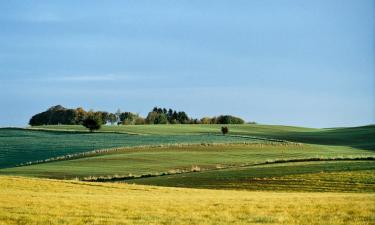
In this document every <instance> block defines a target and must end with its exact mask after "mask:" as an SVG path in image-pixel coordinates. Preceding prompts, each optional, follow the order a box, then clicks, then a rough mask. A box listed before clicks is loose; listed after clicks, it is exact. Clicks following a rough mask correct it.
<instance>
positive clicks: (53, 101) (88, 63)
mask: <svg viewBox="0 0 375 225" xmlns="http://www.w3.org/2000/svg"><path fill="white" fill-rule="evenodd" d="M0 10H1V13H0V105H1V110H0V126H26V124H27V122H28V120H29V118H30V117H31V116H32V115H33V114H35V113H38V112H41V111H44V110H46V109H47V108H48V107H50V106H52V105H57V104H61V105H64V106H66V107H70V108H75V107H78V106H83V107H84V108H86V109H95V110H107V111H113V112H114V111H116V110H117V109H118V108H120V109H121V110H123V111H132V112H137V113H140V114H142V115H146V113H147V112H148V111H149V110H150V109H151V108H152V107H153V106H161V107H171V108H175V109H177V110H184V111H186V112H187V113H188V114H189V115H190V116H193V117H202V116H213V115H218V114H223V113H226V114H233V115H237V116H240V117H243V118H244V119H246V120H248V121H256V122H259V123H266V124H286V125H299V126H309V127H336V126H356V125H364V124H371V123H375V2H374V1H373V0H359V1H358V0H328V1H327V0H306V1H298V0H293V1H292V0H272V1H271V0H257V1H251V0H246V1H240V0H236V1H231V0H227V1H220V0H218V1H208V0H207V1H198V0H188V1H187V0H186V1H173V0H169V1H162V0H158V1H155V0H152V1H151V0H150V1H139V0H137V1H135V0H134V1H73V0H71V1H57V0H56V1H27V0H25V1H21V0H19V1H1V2H0Z"/></svg>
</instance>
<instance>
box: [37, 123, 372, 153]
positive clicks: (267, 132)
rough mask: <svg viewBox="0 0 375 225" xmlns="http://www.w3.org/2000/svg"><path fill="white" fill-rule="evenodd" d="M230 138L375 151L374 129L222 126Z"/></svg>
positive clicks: (156, 128)
mask: <svg viewBox="0 0 375 225" xmlns="http://www.w3.org/2000/svg"><path fill="white" fill-rule="evenodd" d="M221 126H222V125H219V124H207V125H206V124H205V125H127V126H105V127H103V129H102V131H103V132H123V133H130V134H144V135H147V134H165V135H178V134H180V135H187V134H219V133H220V127H221ZM226 126H228V127H229V130H230V133H231V134H236V135H247V136H256V137H265V138H276V139H282V140H288V141H294V142H301V143H309V144H323V145H338V146H351V147H355V148H360V149H367V150H375V147H374V146H375V138H374V137H375V125H370V126H363V127H350V128H327V129H314V128H304V127H291V126H276V125H257V124H244V125H234V124H230V125H226ZM33 129H42V130H66V131H85V132H87V129H84V127H82V126H74V125H73V126H71V125H70V126H63V125H58V126H56V125H55V126H39V127H33Z"/></svg>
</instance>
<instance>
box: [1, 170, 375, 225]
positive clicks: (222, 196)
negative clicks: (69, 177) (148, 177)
mask: <svg viewBox="0 0 375 225" xmlns="http://www.w3.org/2000/svg"><path fill="white" fill-rule="evenodd" d="M374 203H375V195H374V194H353V193H346V194H344V193H340V194H339V193H270V192H248V191H247V192H244V191H228V190H226V191H218V190H198V189H179V188H158V187H148V186H138V185H126V184H102V183H100V184H97V183H95V184H94V183H84V182H73V181H55V180H43V179H30V178H15V177H1V176H0V224H83V223H89V224H327V225H330V224H332V225H333V224H335V225H338V224H373V223H374V219H375V218H374V213H375V204H374ZM56 206H59V207H56Z"/></svg>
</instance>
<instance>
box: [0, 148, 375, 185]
mask: <svg viewBox="0 0 375 225" xmlns="http://www.w3.org/2000/svg"><path fill="white" fill-rule="evenodd" d="M368 156H372V157H374V156H375V154H374V152H372V151H366V150H356V149H352V148H349V147H329V148H327V147H326V146H320V145H297V144H279V143H264V144H247V145H243V144H228V145H210V146H204V145H191V146H183V145H181V146H167V147H157V148H155V147H153V148H147V147H145V148H134V149H122V150H121V149H120V150H117V151H115V152H108V153H102V154H94V155H92V156H90V157H84V158H79V159H74V160H64V161H56V162H49V163H43V164H36V165H31V166H23V167H13V168H6V169H1V170H0V174H10V175H17V176H36V177H46V178H59V179H61V178H65V179H72V178H75V177H78V178H83V177H89V176H114V175H119V176H126V175H129V174H132V175H135V176H139V175H142V174H154V173H161V172H168V171H176V170H190V169H191V168H192V167H199V168H200V169H202V170H206V169H215V168H218V167H219V168H220V167H228V166H241V165H244V164H245V165H251V164H256V163H263V162H265V161H268V160H271V161H272V160H276V159H284V160H288V159H305V158H313V157H316V158H335V157H368ZM374 164H375V163H374Z"/></svg>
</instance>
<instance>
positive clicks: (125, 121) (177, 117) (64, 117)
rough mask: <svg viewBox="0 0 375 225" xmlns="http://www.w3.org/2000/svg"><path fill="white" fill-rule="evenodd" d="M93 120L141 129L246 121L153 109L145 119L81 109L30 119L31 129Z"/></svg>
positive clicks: (54, 109)
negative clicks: (192, 116)
mask: <svg viewBox="0 0 375 225" xmlns="http://www.w3.org/2000/svg"><path fill="white" fill-rule="evenodd" d="M88 118H91V122H93V120H95V121H96V122H97V123H98V124H107V123H110V124H118V125H120V124H121V125H142V124H243V123H245V121H244V120H243V119H241V118H239V117H235V116H231V115H220V116H217V117H203V118H202V119H194V118H191V117H189V116H188V115H187V113H186V112H184V111H176V110H173V109H166V108H158V107H154V108H153V109H152V111H150V112H149V113H148V114H147V117H146V118H143V117H141V116H140V115H139V114H136V113H132V112H121V111H120V110H117V112H115V113H110V112H106V111H92V110H90V111H85V110H84V109H83V108H81V107H79V108H76V109H67V108H64V107H63V106H61V105H56V106H53V107H51V108H49V109H47V110H46V111H44V112H41V113H38V114H36V115H34V116H32V117H31V119H30V121H29V124H30V125H31V126H39V125H58V124H64V125H84V124H86V125H87V124H90V121H86V120H87V119H88Z"/></svg>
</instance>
